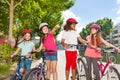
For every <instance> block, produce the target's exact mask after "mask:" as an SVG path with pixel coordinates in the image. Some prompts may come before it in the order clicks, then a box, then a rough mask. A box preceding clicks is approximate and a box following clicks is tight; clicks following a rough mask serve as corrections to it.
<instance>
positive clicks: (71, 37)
mask: <svg viewBox="0 0 120 80" xmlns="http://www.w3.org/2000/svg"><path fill="white" fill-rule="evenodd" d="M77 37H80V35H79V34H78V32H77V31H75V30H69V31H64V32H63V35H62V38H63V39H65V43H67V44H74V45H77V44H78V42H77Z"/></svg>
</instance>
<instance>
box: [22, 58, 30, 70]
mask: <svg viewBox="0 0 120 80" xmlns="http://www.w3.org/2000/svg"><path fill="white" fill-rule="evenodd" d="M31 63H32V59H31V58H29V59H25V58H22V57H21V60H20V68H23V69H25V70H26V71H29V70H30V68H31Z"/></svg>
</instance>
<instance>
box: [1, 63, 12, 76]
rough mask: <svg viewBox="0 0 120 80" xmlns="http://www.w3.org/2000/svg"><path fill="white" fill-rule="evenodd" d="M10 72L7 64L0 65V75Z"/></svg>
mask: <svg viewBox="0 0 120 80" xmlns="http://www.w3.org/2000/svg"><path fill="white" fill-rule="evenodd" d="M9 71H10V66H9V65H7V64H1V63H0V75H3V74H6V73H8V72H9Z"/></svg>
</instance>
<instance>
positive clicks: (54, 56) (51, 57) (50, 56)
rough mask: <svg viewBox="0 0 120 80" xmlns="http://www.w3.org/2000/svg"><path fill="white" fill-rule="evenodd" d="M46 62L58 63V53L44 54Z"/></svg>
mask: <svg viewBox="0 0 120 80" xmlns="http://www.w3.org/2000/svg"><path fill="white" fill-rule="evenodd" d="M44 60H50V61H57V60H58V58H57V52H54V53H53V54H46V53H44Z"/></svg>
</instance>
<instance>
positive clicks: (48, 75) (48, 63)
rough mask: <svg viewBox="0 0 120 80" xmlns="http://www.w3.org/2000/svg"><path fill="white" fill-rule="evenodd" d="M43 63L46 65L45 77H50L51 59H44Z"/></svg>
mask: <svg viewBox="0 0 120 80" xmlns="http://www.w3.org/2000/svg"><path fill="white" fill-rule="evenodd" d="M45 64H46V66H47V70H46V74H47V75H46V79H50V73H51V61H50V60H45Z"/></svg>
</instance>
